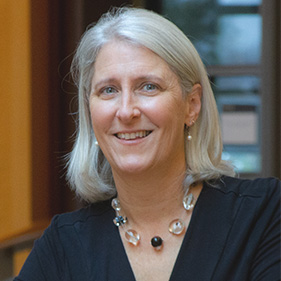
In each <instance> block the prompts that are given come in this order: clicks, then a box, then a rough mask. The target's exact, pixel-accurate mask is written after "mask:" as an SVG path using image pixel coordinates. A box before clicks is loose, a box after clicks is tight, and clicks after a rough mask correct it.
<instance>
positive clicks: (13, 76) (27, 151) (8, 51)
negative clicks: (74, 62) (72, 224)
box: [0, 0, 31, 239]
mask: <svg viewBox="0 0 281 281" xmlns="http://www.w3.org/2000/svg"><path fill="white" fill-rule="evenodd" d="M0 14H1V16H0V34H1V40H0V61H1V63H0V65H1V67H0V85H1V92H0V99H1V110H0V130H1V140H0V179H1V183H0V225H1V227H0V239H3V238H4V237H7V236H10V235H13V234H14V233H17V232H18V231H21V230H24V229H26V228H29V227H30V224H31V209H30V206H31V204H30V203H31V137H30V136H31V110H30V107H31V85H30V81H31V71H30V69H31V61H30V1H29V0H21V1H17V0H2V1H1V2H0Z"/></svg>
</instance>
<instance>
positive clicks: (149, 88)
mask: <svg viewBox="0 0 281 281" xmlns="http://www.w3.org/2000/svg"><path fill="white" fill-rule="evenodd" d="M143 89H144V90H145V91H148V92H150V91H154V90H157V89H158V87H157V86H156V85H154V84H151V83H149V84H145V85H144V86H143Z"/></svg>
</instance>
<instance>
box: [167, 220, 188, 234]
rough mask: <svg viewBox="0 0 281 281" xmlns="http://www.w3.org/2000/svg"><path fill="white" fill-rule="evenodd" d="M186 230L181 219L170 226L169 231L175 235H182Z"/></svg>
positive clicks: (172, 222)
mask: <svg viewBox="0 0 281 281" xmlns="http://www.w3.org/2000/svg"><path fill="white" fill-rule="evenodd" d="M184 228H185V226H184V223H183V222H182V221H181V220H180V219H175V220H173V221H171V223H170V224H169V231H170V232H171V233H172V234H175V235H180V234H181V233H182V232H183V231H184Z"/></svg>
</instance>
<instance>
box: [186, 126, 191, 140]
mask: <svg viewBox="0 0 281 281" xmlns="http://www.w3.org/2000/svg"><path fill="white" fill-rule="evenodd" d="M186 138H187V140H188V141H191V140H192V135H190V133H189V127H188V128H187V137H186Z"/></svg>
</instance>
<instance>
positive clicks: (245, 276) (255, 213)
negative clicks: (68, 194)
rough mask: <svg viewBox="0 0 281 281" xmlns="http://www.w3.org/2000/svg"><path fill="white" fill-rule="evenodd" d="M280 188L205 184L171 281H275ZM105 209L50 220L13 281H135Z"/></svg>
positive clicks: (261, 182) (105, 205)
mask: <svg viewBox="0 0 281 281" xmlns="http://www.w3.org/2000/svg"><path fill="white" fill-rule="evenodd" d="M280 191H281V189H280V181H279V180H277V179H273V178H271V179H257V180H253V181H252V180H240V179H234V178H230V177H223V178H222V179H220V180H218V181H217V182H216V183H214V184H207V183H204V186H203V189H202V192H201V194H200V196H199V198H198V200H197V203H196V206H195V208H194V211H193V214H192V218H191V221H190V224H189V227H188V229H187V232H186V234H185V237H184V240H183V243H182V246H181V249H180V252H179V255H178V257H177V260H176V263H175V265H174V269H173V272H172V275H171V277H170V281H178V280H190V281H208V280H213V281H231V280H236V281H249V280H255V281H256V280H263V281H277V280H281V278H280V229H281V228H280ZM114 216H115V213H114V210H113V209H112V208H111V206H110V201H105V202H101V203H96V204H92V205H90V206H89V207H87V208H84V209H81V210H79V211H76V212H73V213H68V214H62V215H58V216H56V217H54V219H53V221H52V223H51V225H50V226H49V227H48V229H47V230H46V231H45V233H44V234H43V236H42V237H41V238H40V239H39V240H38V241H36V242H35V245H34V248H33V250H32V252H31V254H30V255H29V257H28V259H27V261H26V263H25V265H24V266H23V268H22V271H21V273H20V274H19V276H18V277H17V278H15V280H17V281H19V280H22V281H33V280H34V281H35V280H36V281H40V280H50V281H57V280H67V281H70V280H73V281H74V280H75V281H88V280H98V281H105V280H107V281H109V280H114V281H118V280H120V281H131V280H135V278H134V275H133V272H132V269H131V267H130V263H129V261H128V257H127V255H126V252H125V249H124V247H123V244H122V241H121V238H120V236H119V232H118V229H117V227H116V226H115V225H114V224H113V222H112V220H113V218H114Z"/></svg>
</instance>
